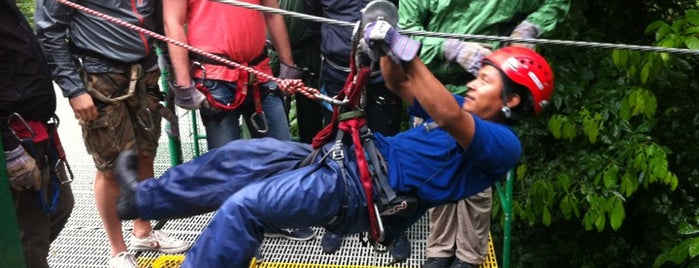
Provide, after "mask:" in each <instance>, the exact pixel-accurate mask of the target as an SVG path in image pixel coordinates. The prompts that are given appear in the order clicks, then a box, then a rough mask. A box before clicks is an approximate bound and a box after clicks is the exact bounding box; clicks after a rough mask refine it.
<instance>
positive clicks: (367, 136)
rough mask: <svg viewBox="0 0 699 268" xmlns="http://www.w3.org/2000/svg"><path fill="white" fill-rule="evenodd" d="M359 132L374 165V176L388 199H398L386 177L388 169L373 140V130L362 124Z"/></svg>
mask: <svg viewBox="0 0 699 268" xmlns="http://www.w3.org/2000/svg"><path fill="white" fill-rule="evenodd" d="M359 133H360V134H361V138H362V140H363V142H364V150H365V151H366V153H367V155H368V156H369V161H371V165H372V167H374V176H376V181H377V184H378V185H379V187H380V189H379V190H380V191H382V192H383V193H384V194H385V195H386V199H387V200H386V201H388V202H391V201H393V199H396V192H395V191H393V187H391V185H390V184H389V183H388V178H386V174H387V170H386V166H385V165H384V162H383V160H382V159H379V154H378V153H377V150H376V147H375V146H374V141H373V140H372V136H371V131H369V128H368V127H367V126H366V125H363V126H360V128H359Z"/></svg>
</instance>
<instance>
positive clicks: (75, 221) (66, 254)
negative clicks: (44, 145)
mask: <svg viewBox="0 0 699 268" xmlns="http://www.w3.org/2000/svg"><path fill="white" fill-rule="evenodd" d="M58 100H59V101H58V110H57V114H58V116H59V117H60V119H61V126H60V127H59V132H60V135H61V139H62V142H63V147H64V148H65V150H66V153H67V155H68V161H69V163H70V164H71V167H72V169H73V173H74V175H75V181H74V182H73V183H72V187H73V193H74V195H75V208H74V210H73V213H72V215H71V217H70V219H69V220H68V223H67V225H66V227H65V229H64V230H63V232H62V233H61V234H60V236H59V237H58V239H57V240H56V241H55V242H54V243H53V244H52V245H51V251H50V253H49V259H48V261H49V265H50V266H51V267H54V268H64V267H65V268H79V267H107V266H108V260H109V258H108V255H109V243H108V241H107V237H106V235H105V232H104V229H103V227H102V222H101V221H100V218H99V214H98V213H97V209H96V207H95V201H94V194H93V188H92V187H93V180H94V171H95V168H94V165H93V162H92V158H91V157H90V156H89V155H88V154H87V153H86V151H85V147H84V145H83V142H82V139H81V138H80V137H81V135H82V134H81V132H80V128H79V126H78V123H77V121H76V120H75V119H74V117H73V113H72V110H71V108H70V106H69V105H68V102H67V101H65V99H63V98H62V97H61V96H60V93H59V96H58ZM178 113H180V115H179V117H180V133H181V137H182V151H183V161H187V160H189V159H191V158H192V156H193V153H192V152H193V149H192V148H193V139H192V134H191V129H190V127H191V120H190V118H191V115H190V114H189V113H186V112H184V110H178ZM198 131H199V133H204V130H203V127H201V126H199V127H198ZM199 143H200V144H199V146H200V148H203V149H205V148H206V145H205V141H199ZM168 167H170V157H169V152H168V142H167V138H166V135H165V134H164V133H163V137H162V139H161V143H160V148H159V151H158V155H157V158H156V164H155V174H161V173H162V172H164V171H165V170H166V169H167V168H168ZM212 215H213V213H208V214H204V215H199V216H195V217H190V218H186V219H178V220H169V221H166V222H158V221H153V222H152V224H153V226H154V227H156V229H161V230H165V231H167V232H169V233H170V234H171V235H172V236H174V237H177V238H179V239H182V240H185V241H187V242H189V243H194V241H195V240H196V239H197V237H198V235H199V233H200V232H201V231H202V230H203V229H204V228H205V226H206V225H207V223H208V222H209V220H210V219H211V216H212ZM131 228H132V222H131V221H124V222H123V230H124V236H125V237H127V238H128V235H129V233H130V231H131ZM315 230H316V234H317V235H318V236H317V238H316V239H314V240H312V241H307V242H296V241H290V240H286V239H282V238H267V239H265V240H264V242H263V244H262V255H263V256H264V262H263V263H261V264H259V265H258V266H257V267H382V266H385V265H387V264H388V263H390V261H391V260H392V258H390V256H389V254H388V253H378V252H375V251H374V250H373V249H371V248H369V247H365V246H363V245H362V243H361V242H360V241H359V238H358V236H352V237H348V238H346V239H345V240H344V241H343V247H342V248H341V249H340V250H339V251H338V252H336V253H335V254H323V253H322V250H321V246H320V237H321V236H322V234H323V230H322V229H321V228H315ZM426 237H427V221H426V219H424V218H423V220H421V221H420V222H419V223H418V224H416V225H415V226H413V227H412V229H410V230H409V232H408V238H409V239H410V240H411V242H412V256H411V258H409V259H408V260H407V261H406V262H405V263H403V264H395V265H393V266H391V267H420V265H421V263H422V260H423V253H424V249H425V239H426ZM126 241H127V245H128V239H126ZM132 253H135V254H137V257H138V260H139V263H140V264H141V266H142V267H178V266H179V263H181V258H182V255H165V254H159V253H157V252H132ZM178 260H179V261H178Z"/></svg>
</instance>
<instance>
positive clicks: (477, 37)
mask: <svg viewBox="0 0 699 268" xmlns="http://www.w3.org/2000/svg"><path fill="white" fill-rule="evenodd" d="M211 1H214V2H220V3H224V4H228V5H233V6H237V7H244V8H249V9H254V10H258V11H262V12H267V13H274V14H282V15H285V16H289V17H294V18H299V19H304V20H309V21H313V22H321V23H327V24H332V25H339V26H346V27H354V23H351V22H344V21H338V20H332V19H328V18H323V17H318V16H313V15H308V14H303V13H298V12H293V11H287V10H282V9H277V8H271V7H266V6H261V5H255V4H250V3H245V2H240V1H237V0H211ZM398 31H399V32H400V33H403V34H407V35H413V36H425V37H440V38H454V39H461V40H474V41H500V42H512V43H527V44H542V45H565V46H577V47H588V48H606V49H623V50H633V51H642V52H662V53H671V54H689V55H699V50H696V49H686V48H670V47H654V46H641V45H628V44H612V43H602V42H586V41H570V40H556V39H534V38H515V37H506V36H492V35H476V34H450V33H438V32H426V31H412V30H398Z"/></svg>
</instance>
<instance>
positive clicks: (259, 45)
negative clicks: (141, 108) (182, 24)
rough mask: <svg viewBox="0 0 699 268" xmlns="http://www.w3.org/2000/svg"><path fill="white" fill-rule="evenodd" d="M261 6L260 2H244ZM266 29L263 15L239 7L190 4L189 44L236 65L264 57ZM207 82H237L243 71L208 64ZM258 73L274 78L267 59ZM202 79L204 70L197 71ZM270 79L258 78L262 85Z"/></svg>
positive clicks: (191, 0)
mask: <svg viewBox="0 0 699 268" xmlns="http://www.w3.org/2000/svg"><path fill="white" fill-rule="evenodd" d="M242 2H247V3H251V4H257V5H259V4H260V1H259V0H243V1H242ZM266 31H267V27H266V25H265V19H264V16H263V14H262V12H260V11H256V10H253V9H247V8H242V7H236V6H232V5H228V4H223V3H218V2H212V1H207V0H188V2H187V42H188V44H189V45H191V46H193V47H196V48H199V49H202V50H204V51H207V52H210V53H213V54H217V55H220V56H225V57H227V58H228V59H230V60H231V61H234V62H236V63H240V64H244V65H248V62H250V61H252V60H254V59H255V58H257V57H258V56H260V54H261V53H262V51H263V49H264V46H265V39H266ZM205 67H206V78H207V79H215V80H223V81H229V82H234V81H237V80H238V74H239V73H240V69H237V68H233V67H231V68H229V67H228V66H224V65H223V64H222V65H211V64H205ZM253 68H254V69H255V70H258V71H261V72H263V73H266V74H269V75H272V69H271V68H270V66H269V59H265V60H263V61H262V62H260V63H259V64H258V65H257V66H253ZM194 76H195V77H198V78H201V77H202V74H201V69H196V70H194ZM268 80H269V79H267V78H265V77H258V81H259V82H266V81H268Z"/></svg>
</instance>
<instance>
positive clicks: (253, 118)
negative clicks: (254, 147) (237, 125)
mask: <svg viewBox="0 0 699 268" xmlns="http://www.w3.org/2000/svg"><path fill="white" fill-rule="evenodd" d="M257 118H261V119H260V122H262V124H263V125H264V128H260V126H259V125H258V124H257ZM250 122H252V127H254V128H255V130H256V131H257V132H259V133H262V134H264V133H267V129H269V127H268V125H267V116H265V112H264V111H262V112H259V113H258V112H255V113H253V114H252V115H250Z"/></svg>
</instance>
